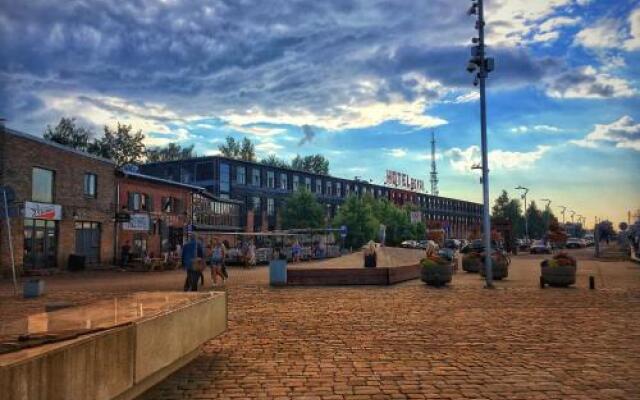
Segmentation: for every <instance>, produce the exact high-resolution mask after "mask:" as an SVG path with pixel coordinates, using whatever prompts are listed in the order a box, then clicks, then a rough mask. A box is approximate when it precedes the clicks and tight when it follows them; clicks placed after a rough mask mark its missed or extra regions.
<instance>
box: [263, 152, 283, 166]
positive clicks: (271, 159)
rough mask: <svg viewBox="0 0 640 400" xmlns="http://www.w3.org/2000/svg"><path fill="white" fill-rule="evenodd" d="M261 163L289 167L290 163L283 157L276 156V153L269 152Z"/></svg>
mask: <svg viewBox="0 0 640 400" xmlns="http://www.w3.org/2000/svg"><path fill="white" fill-rule="evenodd" d="M260 163H262V164H264V165H269V166H271V167H279V168H289V163H287V161H285V160H283V159H281V158H278V157H276V155H275V154H269V155H268V156H267V158H263V159H262V160H260Z"/></svg>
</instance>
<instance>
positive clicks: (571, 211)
mask: <svg viewBox="0 0 640 400" xmlns="http://www.w3.org/2000/svg"><path fill="white" fill-rule="evenodd" d="M569 212H570V213H571V223H572V224H573V223H574V219H573V217H575V215H576V212H575V211H573V210H569Z"/></svg>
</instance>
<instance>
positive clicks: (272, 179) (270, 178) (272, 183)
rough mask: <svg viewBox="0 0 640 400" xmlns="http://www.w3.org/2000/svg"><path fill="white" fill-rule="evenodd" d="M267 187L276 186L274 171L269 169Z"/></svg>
mask: <svg viewBox="0 0 640 400" xmlns="http://www.w3.org/2000/svg"><path fill="white" fill-rule="evenodd" d="M267 187H268V188H269V189H273V188H275V187H276V177H275V174H274V173H273V171H267Z"/></svg>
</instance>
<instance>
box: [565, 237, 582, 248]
mask: <svg viewBox="0 0 640 400" xmlns="http://www.w3.org/2000/svg"><path fill="white" fill-rule="evenodd" d="M565 247H566V248H567V249H582V248H584V247H587V242H585V241H584V240H582V239H580V238H569V239H567V244H566V245H565Z"/></svg>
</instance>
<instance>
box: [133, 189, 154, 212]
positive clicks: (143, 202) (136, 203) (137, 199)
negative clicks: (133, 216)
mask: <svg viewBox="0 0 640 400" xmlns="http://www.w3.org/2000/svg"><path fill="white" fill-rule="evenodd" d="M127 208H128V209H129V210H130V211H153V202H152V200H151V196H149V195H148V194H144V193H136V192H129V193H128V198H127Z"/></svg>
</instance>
